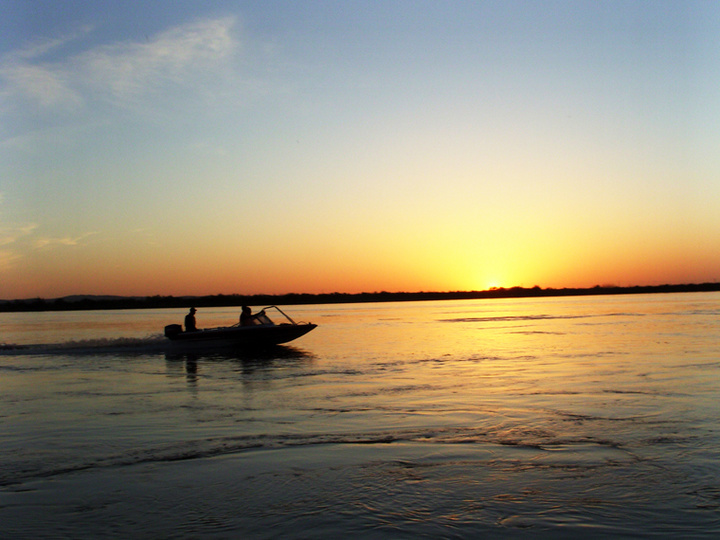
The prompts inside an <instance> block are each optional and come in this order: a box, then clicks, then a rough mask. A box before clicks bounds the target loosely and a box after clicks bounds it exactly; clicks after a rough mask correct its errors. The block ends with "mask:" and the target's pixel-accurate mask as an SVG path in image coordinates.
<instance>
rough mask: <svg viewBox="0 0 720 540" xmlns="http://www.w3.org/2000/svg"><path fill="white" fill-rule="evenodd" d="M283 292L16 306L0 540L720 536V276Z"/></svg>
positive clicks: (0, 359)
mask: <svg viewBox="0 0 720 540" xmlns="http://www.w3.org/2000/svg"><path fill="white" fill-rule="evenodd" d="M286 311H287V312H288V313H289V314H290V315H291V316H292V317H293V318H295V319H296V320H305V321H309V322H315V323H318V324H319V325H320V326H319V327H318V328H317V329H316V330H314V331H313V332H311V333H310V334H308V335H307V336H305V337H303V338H301V339H300V340H298V341H297V342H295V343H293V345H292V346H285V347H277V348H272V349H268V350H264V351H255V352H251V353H244V352H242V351H228V350H224V351H209V352H207V353H193V354H184V353H182V352H176V351H172V350H168V349H167V344H166V343H165V342H164V341H165V340H164V338H162V337H161V336H160V331H161V329H162V327H163V326H164V325H165V324H169V323H172V322H181V320H182V317H183V316H184V312H183V311H178V310H138V311H102V312H93V311H88V312H77V313H67V312H66V313H35V314H0V332H2V333H1V334H0V341H2V342H4V343H5V344H12V345H23V346H24V348H19V349H15V350H7V349H5V350H2V351H0V404H1V406H0V425H1V426H2V430H1V431H0V537H2V538H25V537H32V538H120V537H129V536H132V537H134V538H168V537H172V538H200V537H202V538H277V537H287V538H337V537H338V536H339V535H352V536H354V537H367V538H370V537H372V538H419V537H425V538H512V537H522V538H525V537H536V538H577V537H579V536H581V535H582V536H584V537H590V538H607V537H616V538H617V537H626V538H654V537H657V538H670V537H684V538H714V537H716V536H717V535H718V534H720V294H718V293H686V294H667V295H637V296H615V297H588V298H555V299H553V298H546V299H513V300H480V301H478V300H473V301H468V300H465V301H450V302H408V303H387V304H352V305H331V306H328V305H324V306H295V307H290V308H288V309H287V310H286ZM235 320H237V310H235V309H228V308H217V309H203V310H200V311H199V313H198V324H199V325H200V326H201V327H202V326H208V327H209V326H217V325H221V324H227V323H232V322H235Z"/></svg>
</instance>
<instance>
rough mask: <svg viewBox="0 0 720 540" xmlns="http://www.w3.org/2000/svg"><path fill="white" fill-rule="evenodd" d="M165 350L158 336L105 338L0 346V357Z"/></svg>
mask: <svg viewBox="0 0 720 540" xmlns="http://www.w3.org/2000/svg"><path fill="white" fill-rule="evenodd" d="M166 349H167V340H166V339H165V338H164V337H162V336H160V335H155V336H148V337H145V338H106V339H84V340H71V341H65V342H61V343H37V344H31V345H19V344H12V343H3V344H0V356H15V355H36V354H98V353H105V354H112V353H138V354H140V353H153V352H163V351H165V350H166Z"/></svg>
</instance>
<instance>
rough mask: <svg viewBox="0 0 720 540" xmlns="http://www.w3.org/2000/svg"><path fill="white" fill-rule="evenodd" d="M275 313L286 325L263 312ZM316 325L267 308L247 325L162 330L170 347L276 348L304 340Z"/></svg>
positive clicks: (177, 325) (172, 326)
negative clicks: (259, 346)
mask: <svg viewBox="0 0 720 540" xmlns="http://www.w3.org/2000/svg"><path fill="white" fill-rule="evenodd" d="M268 309H275V310H277V312H278V313H280V314H281V315H282V316H283V317H285V319H286V320H287V321H288V322H283V323H280V324H275V323H274V322H273V321H272V320H271V319H270V317H268V315H267V313H266V312H265V311H266V310H268ZM316 327H317V325H316V324H312V323H296V322H295V321H293V320H292V319H291V318H290V317H289V316H288V315H286V314H285V312H283V311H282V310H281V309H280V308H279V307H277V306H268V307H266V308H264V309H262V310H260V311H259V312H258V313H256V314H255V315H253V316H252V318H251V320H250V321H249V323H247V324H240V323H238V324H234V325H233V326H221V327H218V328H204V329H202V330H194V331H192V332H183V329H182V326H181V325H179V324H169V325H168V326H166V327H165V337H166V338H168V339H169V340H170V341H172V342H173V344H178V345H180V344H181V345H200V346H210V347H226V346H258V345H279V344H280V343H287V342H288V341H292V340H294V339H297V338H299V337H300V336H304V335H305V334H307V333H308V332H310V331H311V330H312V329H313V328H316Z"/></svg>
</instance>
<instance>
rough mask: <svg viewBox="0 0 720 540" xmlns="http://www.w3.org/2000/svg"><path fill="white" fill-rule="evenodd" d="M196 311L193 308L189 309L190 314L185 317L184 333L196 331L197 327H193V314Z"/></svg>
mask: <svg viewBox="0 0 720 540" xmlns="http://www.w3.org/2000/svg"><path fill="white" fill-rule="evenodd" d="M196 311H197V310H196V309H195V308H194V307H191V308H190V313H188V314H187V315H185V331H186V332H195V331H196V330H197V326H195V312H196Z"/></svg>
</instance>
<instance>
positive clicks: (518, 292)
mask: <svg viewBox="0 0 720 540" xmlns="http://www.w3.org/2000/svg"><path fill="white" fill-rule="evenodd" d="M715 291H720V283H717V282H714V283H693V284H683V285H636V286H631V287H618V286H601V285H596V286H595V287H589V288H563V289H554V288H545V289H543V288H541V287H538V286H535V287H532V288H525V287H511V288H503V287H500V288H492V289H488V290H484V291H449V292H385V291H383V292H373V293H339V292H335V293H320V294H310V293H289V294H255V295H241V294H229V295H227V294H218V295H208V296H97V295H76V296H65V297H62V298H55V299H48V300H46V299H43V298H33V299H25V300H0V312H5V313H9V312H39V311H86V310H101V309H102V310H111V309H162V308H188V307H190V306H194V307H198V308H200V307H203V308H209V307H239V306H242V305H249V306H259V305H283V306H290V305H315V304H356V303H369V302H417V301H427V300H476V299H488V300H492V299H500V298H545V297H559V296H560V297H561V296H600V295H620V294H657V293H686V292H715Z"/></svg>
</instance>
